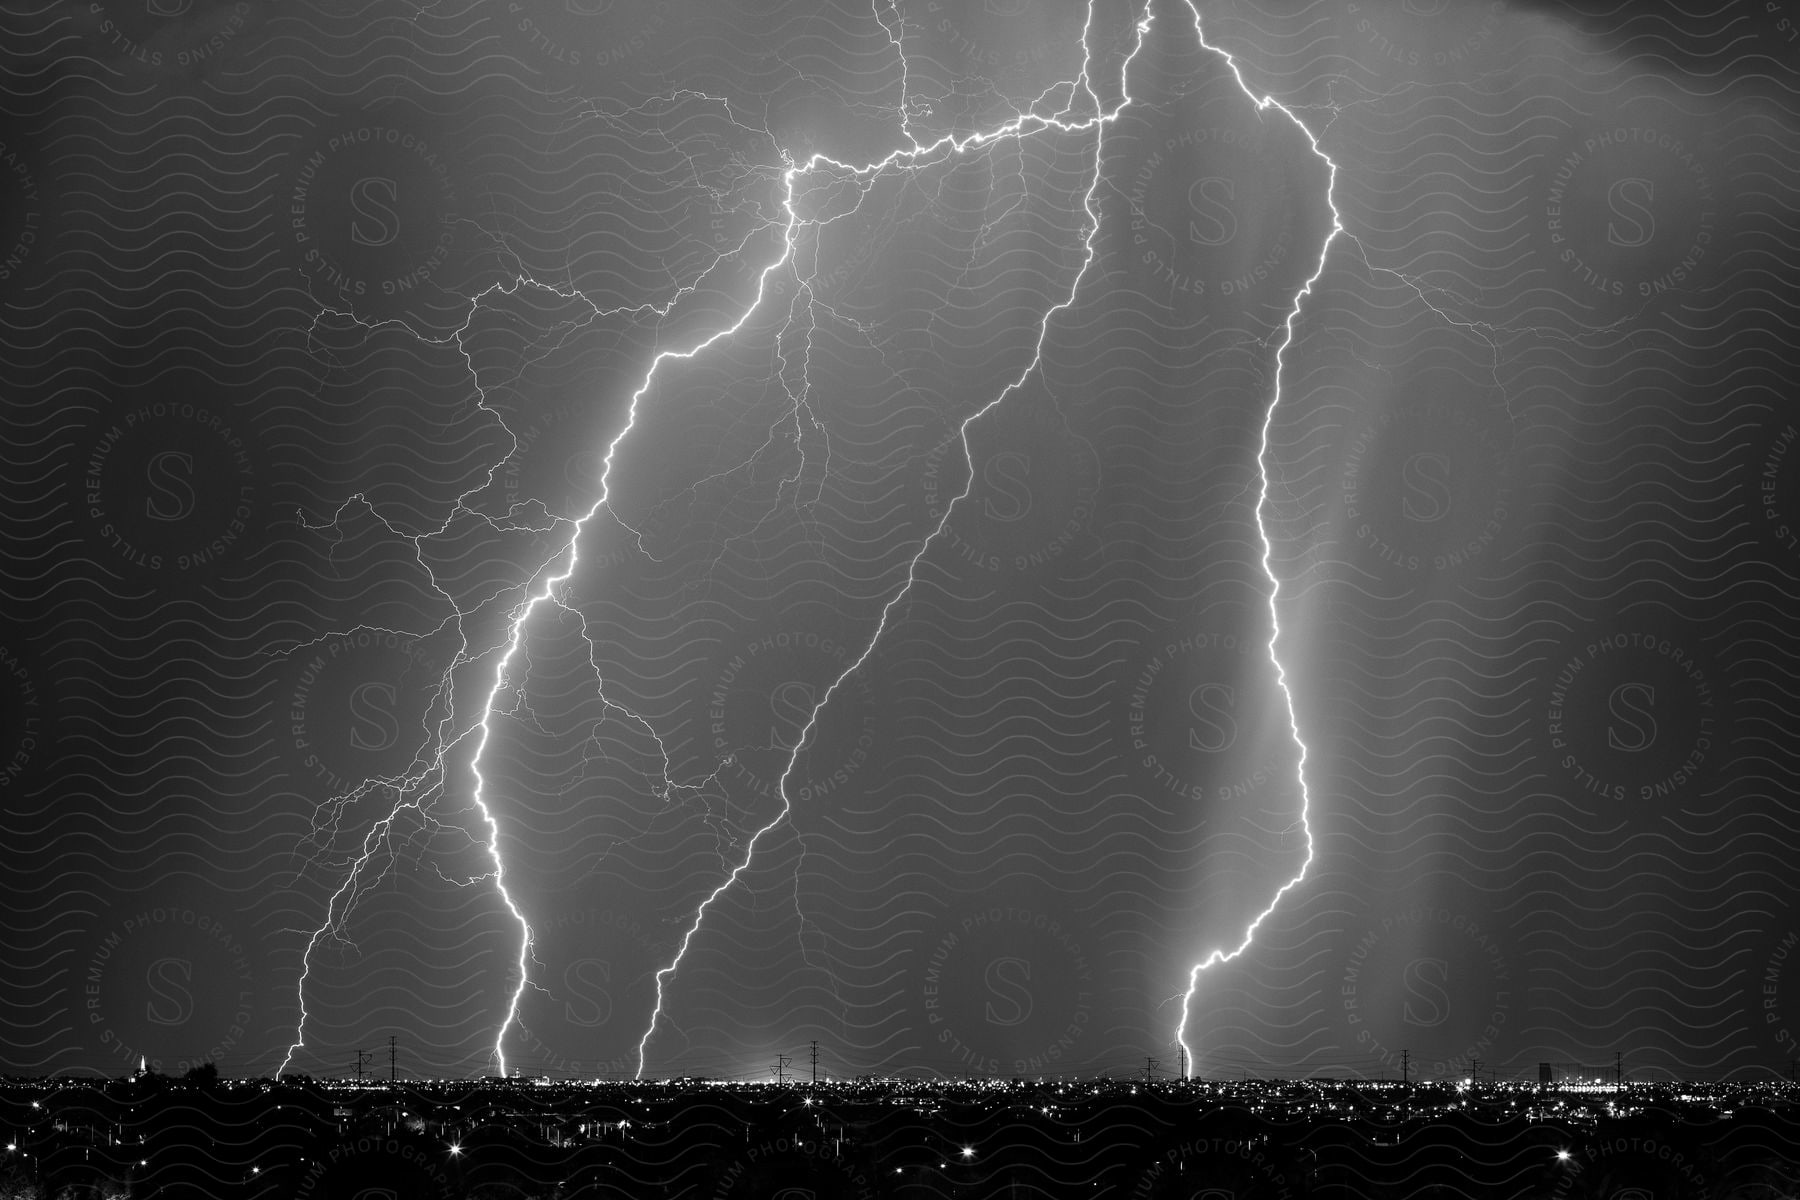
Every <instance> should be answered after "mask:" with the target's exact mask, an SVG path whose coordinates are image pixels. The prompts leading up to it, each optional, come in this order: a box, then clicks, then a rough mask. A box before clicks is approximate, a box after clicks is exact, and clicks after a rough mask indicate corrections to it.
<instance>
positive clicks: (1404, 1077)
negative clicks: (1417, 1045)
mask: <svg viewBox="0 0 1800 1200" xmlns="http://www.w3.org/2000/svg"><path fill="white" fill-rule="evenodd" d="M1400 1082H1401V1083H1411V1082H1412V1051H1411V1050H1402V1051H1401V1052H1400Z"/></svg>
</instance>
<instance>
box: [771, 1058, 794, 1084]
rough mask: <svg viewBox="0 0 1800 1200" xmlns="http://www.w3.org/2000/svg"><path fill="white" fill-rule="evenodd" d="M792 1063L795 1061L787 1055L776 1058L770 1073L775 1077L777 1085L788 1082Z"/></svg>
mask: <svg viewBox="0 0 1800 1200" xmlns="http://www.w3.org/2000/svg"><path fill="white" fill-rule="evenodd" d="M792 1061H794V1060H793V1059H791V1058H789V1057H788V1056H787V1055H785V1054H777V1055H776V1056H775V1065H774V1066H773V1067H770V1068H769V1073H770V1074H772V1075H774V1076H775V1082H776V1083H786V1082H787V1069H788V1064H789V1063H790V1062H792Z"/></svg>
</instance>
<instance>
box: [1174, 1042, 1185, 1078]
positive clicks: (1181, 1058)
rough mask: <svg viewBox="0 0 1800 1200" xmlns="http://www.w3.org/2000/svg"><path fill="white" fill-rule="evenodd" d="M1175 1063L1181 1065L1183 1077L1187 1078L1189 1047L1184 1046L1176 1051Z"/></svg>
mask: <svg viewBox="0 0 1800 1200" xmlns="http://www.w3.org/2000/svg"><path fill="white" fill-rule="evenodd" d="M1175 1061H1176V1062H1178V1063H1180V1064H1181V1077H1182V1078H1183V1079H1186V1078H1187V1047H1186V1046H1182V1047H1181V1048H1179V1049H1178V1050H1176V1051H1175Z"/></svg>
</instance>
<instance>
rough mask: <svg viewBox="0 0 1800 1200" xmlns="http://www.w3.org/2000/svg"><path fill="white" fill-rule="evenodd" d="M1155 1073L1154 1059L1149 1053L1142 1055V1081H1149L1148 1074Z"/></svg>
mask: <svg viewBox="0 0 1800 1200" xmlns="http://www.w3.org/2000/svg"><path fill="white" fill-rule="evenodd" d="M1155 1073H1156V1060H1155V1059H1154V1058H1151V1057H1150V1056H1149V1055H1145V1056H1144V1082H1145V1083H1149V1082H1150V1076H1152V1075H1153V1074H1155Z"/></svg>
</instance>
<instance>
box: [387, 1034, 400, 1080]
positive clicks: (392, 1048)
mask: <svg viewBox="0 0 1800 1200" xmlns="http://www.w3.org/2000/svg"><path fill="white" fill-rule="evenodd" d="M399 1061H400V1050H399V1046H398V1045H397V1044H396V1042H395V1040H394V1035H393V1034H391V1033H390V1034H388V1082H389V1083H392V1082H394V1078H395V1074H394V1071H395V1065H396V1064H397V1063H398V1062H399Z"/></svg>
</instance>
